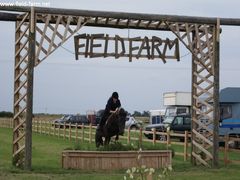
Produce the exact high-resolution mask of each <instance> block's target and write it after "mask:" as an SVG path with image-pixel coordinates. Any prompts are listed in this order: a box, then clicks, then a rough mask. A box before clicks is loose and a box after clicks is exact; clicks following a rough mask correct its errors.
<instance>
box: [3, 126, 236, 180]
mask: <svg viewBox="0 0 240 180" xmlns="http://www.w3.org/2000/svg"><path fill="white" fill-rule="evenodd" d="M11 143H12V130H11V129H8V128H0V180H2V179H3V180H5V179H6V180H15V179H17V180H19V179H20V180H21V179H34V180H35V179H37V180H38V179H39V180H40V179H60V180H61V179H84V180H88V179H89V180H118V179H119V180H120V179H123V176H124V174H125V171H111V172H92V171H80V170H64V169H62V168H61V152H62V150H63V149H66V148H69V147H74V141H73V142H69V141H68V140H63V139H58V138H57V137H53V136H47V135H40V134H35V133H34V134H33V157H32V168H33V170H32V171H30V172H28V171H24V170H20V169H17V168H15V167H13V166H12V165H11V152H12V146H11ZM81 146H84V147H88V148H91V146H94V144H91V145H89V144H87V143H86V144H81ZM239 169H240V165H228V166H227V167H225V166H223V165H221V166H220V168H219V169H209V168H204V167H194V166H191V164H190V162H183V161H182V157H178V156H176V157H174V159H173V172H172V173H171V176H170V177H169V178H168V179H179V180H185V179H194V180H202V179H205V180H206V179H211V180H212V179H218V180H225V179H226V180H228V179H229V180H235V179H236V180H237V179H239V177H240V170H239Z"/></svg>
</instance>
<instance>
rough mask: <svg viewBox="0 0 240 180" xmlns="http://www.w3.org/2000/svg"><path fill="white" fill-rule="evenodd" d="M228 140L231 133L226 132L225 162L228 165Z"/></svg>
mask: <svg viewBox="0 0 240 180" xmlns="http://www.w3.org/2000/svg"><path fill="white" fill-rule="evenodd" d="M228 141H229V135H228V134H226V135H225V136H224V143H225V145H224V164H225V165H227V164H228Z"/></svg>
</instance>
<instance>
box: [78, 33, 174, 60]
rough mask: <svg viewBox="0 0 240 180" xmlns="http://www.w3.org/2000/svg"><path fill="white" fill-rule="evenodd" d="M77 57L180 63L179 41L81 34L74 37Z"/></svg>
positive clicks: (153, 37)
mask: <svg viewBox="0 0 240 180" xmlns="http://www.w3.org/2000/svg"><path fill="white" fill-rule="evenodd" d="M74 43H75V57H76V60H78V58H79V55H83V56H85V57H86V58H87V57H89V58H96V57H104V58H106V57H115V58H116V59H118V58H119V57H129V61H132V58H133V57H134V58H136V59H139V58H147V59H152V60H153V59H155V58H160V59H162V61H163V62H164V63H166V59H177V60H178V61H179V42H178V39H174V40H169V39H168V38H167V39H165V40H163V39H161V38H159V37H156V36H152V38H151V39H149V38H148V37H146V36H145V37H144V38H141V37H135V38H122V37H120V36H118V35H115V37H109V35H108V34H106V35H105V34H80V35H77V36H75V37H74Z"/></svg>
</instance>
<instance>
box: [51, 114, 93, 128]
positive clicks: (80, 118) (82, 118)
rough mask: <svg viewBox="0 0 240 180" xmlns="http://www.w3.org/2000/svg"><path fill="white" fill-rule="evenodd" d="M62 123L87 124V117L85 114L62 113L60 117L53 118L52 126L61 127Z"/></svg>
mask: <svg viewBox="0 0 240 180" xmlns="http://www.w3.org/2000/svg"><path fill="white" fill-rule="evenodd" d="M64 123H65V124H67V125H68V124H70V123H71V124H79V125H80V124H85V125H87V124H89V121H88V119H87V116H86V115H79V114H77V115H72V114H69V115H64V116H62V117H61V118H60V119H56V120H54V126H55V127H60V128H63V126H64Z"/></svg>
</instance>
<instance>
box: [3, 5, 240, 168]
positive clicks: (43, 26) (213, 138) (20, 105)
mask: <svg viewBox="0 0 240 180" xmlns="http://www.w3.org/2000/svg"><path fill="white" fill-rule="evenodd" d="M4 11H14V12H15V13H14V14H13V13H7V12H4ZM16 12H17V13H16ZM0 20H2V21H15V22H16V28H15V35H16V38H15V67H14V68H15V76H14V118H13V120H14V125H13V164H14V165H16V166H21V165H24V167H25V169H31V157H32V104H33V101H32V99H33V98H32V96H33V72H34V68H36V67H37V66H38V65H39V63H41V62H42V61H43V60H44V59H46V58H47V57H48V56H49V55H50V54H51V53H53V52H54V51H55V50H56V49H57V48H58V47H59V46H61V45H62V44H63V43H64V42H66V41H67V40H68V39H69V38H70V37H71V36H72V35H74V34H75V33H76V32H77V31H78V30H79V29H80V28H81V27H82V26H94V27H111V28H131V29H144V30H160V31H171V32H173V33H174V34H175V35H176V37H177V38H178V39H179V40H180V41H181V42H182V43H183V45H184V46H185V47H186V48H187V49H188V50H189V51H190V52H191V53H192V153H191V156H192V163H193V164H203V165H205V166H209V167H216V166H217V165H218V124H219V34H220V25H237V26H239V25H240V19H226V18H225V19H224V18H220V19H217V18H204V17H189V16H169V15H154V14H136V13H120V12H103V11H86V10H71V9H55V8H40V7H35V8H33V7H14V6H12V7H0ZM60 27H61V28H60ZM72 27H74V28H72ZM47 31H51V32H52V33H51V34H50V35H49V33H47ZM200 105H204V106H205V107H206V108H205V109H204V110H203V109H201V108H200ZM210 126H212V127H213V129H212V128H209V127H210Z"/></svg>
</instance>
